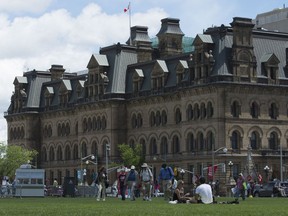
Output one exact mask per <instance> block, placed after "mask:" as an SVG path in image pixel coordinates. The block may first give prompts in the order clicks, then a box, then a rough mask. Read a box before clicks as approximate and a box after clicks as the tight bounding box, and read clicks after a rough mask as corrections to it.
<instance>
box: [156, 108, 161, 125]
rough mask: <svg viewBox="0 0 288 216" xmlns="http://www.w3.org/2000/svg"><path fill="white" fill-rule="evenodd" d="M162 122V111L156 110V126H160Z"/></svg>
mask: <svg viewBox="0 0 288 216" xmlns="http://www.w3.org/2000/svg"><path fill="white" fill-rule="evenodd" d="M160 124H161V115H160V111H157V112H156V126H159V125H160Z"/></svg>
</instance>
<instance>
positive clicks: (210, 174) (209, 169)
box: [207, 165, 218, 180]
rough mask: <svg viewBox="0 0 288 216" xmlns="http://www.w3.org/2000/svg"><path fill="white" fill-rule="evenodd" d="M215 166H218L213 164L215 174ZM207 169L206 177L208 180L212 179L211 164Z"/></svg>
mask: <svg viewBox="0 0 288 216" xmlns="http://www.w3.org/2000/svg"><path fill="white" fill-rule="evenodd" d="M217 168H218V166H217V165H214V175H215V173H216V171H217ZM207 171H208V179H209V180H213V174H212V166H209V167H208V170H207Z"/></svg>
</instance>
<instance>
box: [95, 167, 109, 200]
mask: <svg viewBox="0 0 288 216" xmlns="http://www.w3.org/2000/svg"><path fill="white" fill-rule="evenodd" d="M106 181H107V173H106V169H105V167H104V166H103V167H101V168H100V170H99V173H98V181H97V182H98V195H97V201H100V198H101V195H102V200H103V201H105V197H106V184H105V183H106Z"/></svg>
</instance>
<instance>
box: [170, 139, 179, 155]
mask: <svg viewBox="0 0 288 216" xmlns="http://www.w3.org/2000/svg"><path fill="white" fill-rule="evenodd" d="M172 152H173V154H175V153H179V152H180V140H179V137H178V136H177V135H175V136H173V143H172Z"/></svg>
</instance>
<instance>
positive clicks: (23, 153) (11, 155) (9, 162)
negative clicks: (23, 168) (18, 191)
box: [0, 143, 38, 179]
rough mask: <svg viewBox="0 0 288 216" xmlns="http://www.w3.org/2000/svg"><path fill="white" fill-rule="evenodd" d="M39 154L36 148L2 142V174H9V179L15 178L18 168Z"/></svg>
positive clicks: (0, 145) (0, 168)
mask: <svg viewBox="0 0 288 216" xmlns="http://www.w3.org/2000/svg"><path fill="white" fill-rule="evenodd" d="M37 154H38V153H37V151H35V150H28V149H25V148H23V147H21V146H14V145H11V146H10V145H9V146H7V145H4V144H3V143H0V176H8V177H9V179H13V178H14V175H15V171H16V169H18V168H19V167H20V165H22V164H27V162H28V161H31V160H33V158H35V157H36V155H37Z"/></svg>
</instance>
